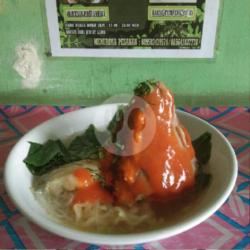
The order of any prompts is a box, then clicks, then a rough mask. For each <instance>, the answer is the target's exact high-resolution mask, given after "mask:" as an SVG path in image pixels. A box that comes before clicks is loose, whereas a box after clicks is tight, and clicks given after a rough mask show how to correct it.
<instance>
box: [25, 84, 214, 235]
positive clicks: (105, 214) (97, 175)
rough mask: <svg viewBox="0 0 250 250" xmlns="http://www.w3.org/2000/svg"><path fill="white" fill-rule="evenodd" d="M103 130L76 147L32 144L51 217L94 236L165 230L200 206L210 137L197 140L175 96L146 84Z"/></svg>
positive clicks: (36, 186)
mask: <svg viewBox="0 0 250 250" xmlns="http://www.w3.org/2000/svg"><path fill="white" fill-rule="evenodd" d="M134 94H135V95H134V97H133V98H132V100H131V101H130V103H129V104H128V105H126V106H122V107H120V108H119V109H118V111H117V112H116V114H115V116H114V117H113V119H112V120H111V121H110V123H109V125H108V127H107V129H106V130H105V131H98V130H97V129H96V128H95V126H94V125H93V124H92V125H90V126H89V127H88V129H87V130H86V131H85V132H84V133H83V134H82V135H78V136H76V137H75V138H74V139H73V140H72V141H71V142H67V143H66V142H62V141H61V140H60V139H58V140H49V141H47V142H46V143H44V144H39V143H35V142H31V145H30V149H29V152H28V155H27V157H26V158H25V159H24V162H25V163H26V165H27V167H28V169H29V170H30V171H31V173H32V174H33V175H34V180H33V186H32V190H33V193H34V195H35V197H36V198H37V199H38V201H39V202H40V203H41V205H42V206H43V207H44V208H45V209H46V210H47V211H48V212H49V213H50V214H51V216H52V217H53V218H55V219H56V220H58V221H59V222H60V223H62V224H65V225H67V226H69V227H73V228H77V229H80V230H84V231H90V232H101V233H132V232H140V231H146V230H151V229H153V228H159V227H163V226H165V225H166V224H167V223H168V222H169V221H173V220H174V219H175V217H176V216H178V215H179V214H181V213H182V214H183V213H185V212H186V211H187V210H189V209H192V205H193V204H194V203H195V202H199V197H201V195H202V193H203V191H204V189H205V187H206V186H207V185H208V182H209V179H210V175H209V174H207V173H205V171H204V168H203V166H205V165H206V164H207V163H208V161H209V158H210V153H211V135H210V133H207V132H206V133H204V134H202V135H201V136H200V137H199V138H197V139H195V140H194V141H191V137H190V136H189V134H188V131H187V130H186V129H185V128H184V127H183V125H182V124H181V123H180V122H179V120H178V117H177V115H176V112H175V106H174V99H173V96H172V94H171V92H170V91H169V90H168V89H167V88H166V87H165V86H164V85H163V84H162V83H160V82H154V81H146V82H142V83H140V84H139V85H138V86H137V87H136V88H135V91H134Z"/></svg>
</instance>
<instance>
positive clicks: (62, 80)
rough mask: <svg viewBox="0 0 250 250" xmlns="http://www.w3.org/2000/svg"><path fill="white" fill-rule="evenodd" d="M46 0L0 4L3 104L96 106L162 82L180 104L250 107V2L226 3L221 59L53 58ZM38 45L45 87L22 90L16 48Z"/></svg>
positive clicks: (221, 27)
mask: <svg viewBox="0 0 250 250" xmlns="http://www.w3.org/2000/svg"><path fill="white" fill-rule="evenodd" d="M44 8H45V7H44V1H43V0H0V36H1V40H0V41H1V43H0V103H2V104H4V103H8V104H12V103H20V104H29V103H32V104H95V103H98V102H100V101H101V100H102V99H105V98H106V97H108V96H110V95H113V94H116V93H124V92H129V91H131V90H132V89H133V88H134V86H135V84H136V83H137V82H138V81H141V80H145V79H152V78H153V79H160V80H162V81H164V82H166V83H167V85H168V86H169V87H170V88H171V89H172V90H173V92H174V93H175V96H176V102H177V105H191V106H195V105H249V101H250V99H249V96H250V28H249V27H250V0H224V1H223V6H222V12H221V18H220V25H219V33H218V35H219V36H218V41H217V52H216V58H215V59H213V60H200V59H195V60H190V59H189V60H183V59H182V60H181V59H174V60H173V59H93V58H51V57H47V56H46V52H48V48H49V43H48V37H47V24H46V17H45V13H44V11H45V9H44ZM29 41H31V42H34V43H35V44H36V45H37V46H38V49H39V55H40V56H41V58H42V60H43V74H42V79H41V81H40V85H39V86H38V87H37V88H36V89H33V90H29V89H24V88H22V87H21V77H20V76H19V75H18V74H17V73H16V72H15V71H14V70H13V68H12V65H13V63H14V61H15V58H16V56H15V48H16V46H17V45H19V44H20V43H26V42H29Z"/></svg>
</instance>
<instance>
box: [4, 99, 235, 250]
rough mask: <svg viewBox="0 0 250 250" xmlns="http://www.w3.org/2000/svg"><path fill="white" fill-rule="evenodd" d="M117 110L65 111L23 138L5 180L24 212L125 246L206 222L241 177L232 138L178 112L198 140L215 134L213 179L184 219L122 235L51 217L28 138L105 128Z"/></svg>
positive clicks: (54, 228)
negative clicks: (35, 184)
mask: <svg viewBox="0 0 250 250" xmlns="http://www.w3.org/2000/svg"><path fill="white" fill-rule="evenodd" d="M116 109H117V104H108V105H101V106H96V107H91V108H85V109H81V110H78V111H74V112H71V113H68V114H65V115H61V116H59V117H56V118H53V119H51V120H49V121H47V122H44V123H43V124H41V125H39V126H37V127H36V128H34V129H32V130H31V131H30V132H29V133H27V134H26V135H25V136H23V137H22V138H21V139H20V141H19V142H18V143H17V144H16V145H15V147H14V148H13V149H12V151H11V152H10V154H9V157H8V159H7V162H6V166H5V172H4V178H5V185H6V188H7V191H8V193H9V195H10V197H11V198H12V200H13V201H14V203H15V204H16V206H17V207H18V208H19V210H20V211H21V212H22V213H23V214H24V215H26V216H27V217H28V218H29V219H30V220H31V221H33V222H34V223H36V224H38V225H39V226H41V227H42V228H44V229H46V230H48V231H50V232H52V233H55V234H57V235H60V236H63V237H66V238H69V239H72V240H77V241H83V242H88V243H94V244H109V245H119V244H121V245H126V244H136V243H144V242H148V241H153V240H159V239H162V238H166V237H170V236H173V235H176V234H179V233H181V232H184V231H186V230H188V229H190V228H192V227H194V226H196V225H198V224H199V223H201V222H202V221H204V220H206V219H207V218H208V217H209V216H211V215H212V214H213V213H214V212H215V211H216V210H218V209H219V208H220V207H221V206H222V204H223V203H224V202H225V200H226V199H227V198H228V196H229V195H230V193H231V191H232V189H233V186H234V184H235V181H236V177H237V160H236V156H235V153H234V151H233V149H232V147H231V145H230V143H229V142H228V141H227V139H226V138H225V137H224V136H223V135H222V134H221V133H220V132H219V131H218V130H217V129H216V128H214V127H213V126H211V125H210V124H208V123H207V122H205V121H203V120H201V119H199V118H197V117H195V116H193V115H190V114H188V113H185V112H181V111H178V116H179V118H180V120H181V121H182V122H183V124H184V125H185V126H186V127H187V129H188V131H189V132H190V134H191V137H192V138H196V137H197V136H199V135H201V134H202V133H203V132H205V131H209V132H210V133H211V134H212V156H211V160H210V173H211V174H212V176H213V177H212V181H211V184H210V186H209V187H208V189H207V190H206V191H205V192H204V194H203V195H202V198H201V200H200V202H199V203H196V204H195V205H194V207H193V208H192V210H190V211H189V212H188V214H187V215H186V216H185V217H184V218H181V219H180V220H177V221H175V223H174V224H171V225H168V226H166V227H165V228H162V229H157V230H152V231H148V232H143V233H135V234H122V235H111V234H109V235H105V234H97V233H88V232H82V231H78V230H74V229H71V228H67V227H65V226H63V225H60V224H58V223H57V222H55V221H54V220H53V219H52V218H50V217H49V216H48V214H47V213H46V211H45V210H44V209H43V208H42V207H41V206H40V205H39V203H38V202H37V201H36V200H35V199H34V196H33V194H32V193H31V191H30V187H31V181H32V175H31V174H30V172H29V171H28V169H27V168H26V166H25V165H24V163H23V159H24V158H25V156H26V155H27V153H28V149H29V144H28V142H29V141H34V142H40V143H43V142H45V141H47V140H48V139H55V138H61V139H64V138H67V137H69V136H70V135H72V134H74V133H77V132H81V131H84V130H85V129H86V128H87V126H88V125H89V124H91V123H94V124H95V125H96V126H97V127H98V128H104V127H105V126H106V125H107V124H108V122H109V121H110V120H111V118H112V116H113V114H114V113H115V111H116Z"/></svg>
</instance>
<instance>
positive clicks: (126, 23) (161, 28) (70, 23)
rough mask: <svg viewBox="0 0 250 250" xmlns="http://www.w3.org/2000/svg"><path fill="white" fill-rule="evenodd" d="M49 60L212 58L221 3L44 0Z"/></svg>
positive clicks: (212, 0)
mask: <svg viewBox="0 0 250 250" xmlns="http://www.w3.org/2000/svg"><path fill="white" fill-rule="evenodd" d="M46 10H47V18H48V26H49V35H50V43H51V52H52V56H82V57H155V58H157V57H166V58H212V57H213V56H214V48H215V40H216V29H217V19H218V12H219V0H46Z"/></svg>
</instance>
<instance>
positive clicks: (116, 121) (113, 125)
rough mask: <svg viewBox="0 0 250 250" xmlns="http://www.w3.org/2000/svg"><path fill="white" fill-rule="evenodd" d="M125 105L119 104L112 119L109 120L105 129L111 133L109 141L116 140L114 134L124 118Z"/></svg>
mask: <svg viewBox="0 0 250 250" xmlns="http://www.w3.org/2000/svg"><path fill="white" fill-rule="evenodd" d="M124 112H125V106H123V105H120V106H119V107H118V110H117V111H116V113H115V115H114V116H113V118H112V120H111V121H110V123H109V125H108V127H107V130H108V131H109V132H110V133H111V141H112V142H115V141H116V134H117V132H118V131H119V129H121V127H122V122H123V118H124Z"/></svg>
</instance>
